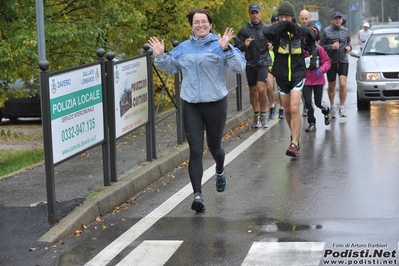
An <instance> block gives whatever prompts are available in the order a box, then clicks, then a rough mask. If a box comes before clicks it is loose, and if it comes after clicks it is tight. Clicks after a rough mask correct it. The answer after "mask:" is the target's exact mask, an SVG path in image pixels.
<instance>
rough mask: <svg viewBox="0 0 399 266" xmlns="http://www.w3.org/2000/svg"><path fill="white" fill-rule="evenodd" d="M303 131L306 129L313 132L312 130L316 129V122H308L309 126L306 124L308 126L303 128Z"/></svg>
mask: <svg viewBox="0 0 399 266" xmlns="http://www.w3.org/2000/svg"><path fill="white" fill-rule="evenodd" d="M305 131H306V132H314V131H316V124H314V123H310V124H309V126H308V128H307V129H305Z"/></svg>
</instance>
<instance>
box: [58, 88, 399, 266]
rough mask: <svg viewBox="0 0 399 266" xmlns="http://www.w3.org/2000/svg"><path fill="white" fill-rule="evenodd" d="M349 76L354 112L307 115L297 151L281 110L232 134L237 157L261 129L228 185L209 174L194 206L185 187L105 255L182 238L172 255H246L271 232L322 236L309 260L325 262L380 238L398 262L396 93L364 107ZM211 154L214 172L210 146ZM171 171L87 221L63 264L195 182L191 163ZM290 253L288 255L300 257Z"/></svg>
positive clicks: (173, 260)
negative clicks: (264, 123)
mask: <svg viewBox="0 0 399 266" xmlns="http://www.w3.org/2000/svg"><path fill="white" fill-rule="evenodd" d="M348 84H349V86H350V87H349V94H348V100H347V115H348V116H347V117H346V118H341V117H338V118H336V119H334V120H333V121H332V123H331V125H329V126H325V125H324V123H323V117H322V115H321V112H319V111H318V112H317V117H316V118H317V121H319V122H318V123H317V131H316V132H313V133H307V132H305V131H304V129H305V128H306V125H307V123H306V119H305V118H304V119H303V122H304V123H303V126H302V133H301V147H302V148H301V151H300V156H299V157H298V158H291V157H287V156H286V155H285V149H286V148H287V147H288V144H289V135H290V132H289V131H288V127H287V125H286V122H285V121H284V120H282V121H274V122H273V126H272V127H271V128H270V129H268V130H267V131H263V132H262V133H263V134H262V133H259V132H254V131H249V132H244V133H243V135H242V136H241V139H237V138H233V139H231V140H229V141H227V142H226V143H225V149H226V151H228V152H229V156H232V157H233V155H232V154H233V153H236V150H237V149H238V148H237V147H238V145H240V144H242V143H243V142H244V141H245V140H249V139H250V138H251V137H253V135H254V134H258V135H259V134H261V136H260V137H259V138H258V139H257V140H256V141H254V142H253V144H251V145H249V146H248V147H246V148H244V149H243V150H242V151H240V152H239V154H238V155H237V157H234V158H233V159H232V160H231V162H229V163H228V165H227V166H226V171H227V176H228V188H227V190H226V191H225V192H223V193H217V192H216V190H215V184H214V182H215V181H214V178H213V177H211V179H210V180H209V181H207V182H206V183H205V184H204V186H203V194H204V200H205V204H206V208H207V210H206V211H205V212H204V213H201V214H196V213H195V212H193V211H192V210H190V206H191V201H192V195H191V194H190V193H189V194H188V197H185V196H183V197H182V200H181V202H179V203H178V204H177V205H176V207H175V208H172V209H171V210H170V212H167V213H166V214H165V216H162V217H161V218H159V219H158V220H157V221H156V222H155V223H154V225H152V226H149V228H148V230H143V232H142V233H140V234H138V236H137V237H136V238H130V240H128V241H127V242H128V243H126V245H125V246H123V248H121V247H119V249H117V250H112V249H107V252H109V253H108V254H107V255H106V256H105V258H107V260H109V264H107V265H117V264H118V263H119V262H121V261H122V259H123V258H124V257H125V256H127V255H128V254H129V253H130V252H131V251H133V250H135V249H136V248H137V247H138V246H139V245H140V244H142V243H144V241H148V240H161V241H166V240H174V241H182V244H181V245H180V246H179V247H178V248H177V250H176V251H175V252H174V253H173V254H172V255H171V257H170V258H169V259H168V260H167V261H166V262H165V265H244V264H243V261H244V260H245V258H246V256H247V254H248V253H249V249H250V248H251V245H252V244H253V243H272V242H278V243H281V242H287V243H292V242H307V243H313V242H317V243H323V249H322V250H323V253H321V252H320V253H319V254H320V256H319V257H318V259H316V261H317V263H316V264H309V265H327V264H324V263H325V261H324V260H322V256H323V259H324V258H329V257H328V256H330V258H331V257H332V255H331V254H335V255H336V256H338V257H342V256H344V255H342V256H341V253H342V252H345V251H346V250H347V249H345V246H346V245H349V246H347V247H351V248H350V250H352V252H353V251H356V250H357V251H359V252H360V251H361V250H364V252H366V251H365V250H366V249H364V247H367V249H368V250H369V252H372V251H373V250H374V249H375V248H377V247H380V250H381V249H382V250H383V251H384V252H387V253H386V256H387V257H385V259H391V258H392V261H391V262H392V264H390V265H397V264H396V263H397V261H396V256H397V254H396V251H395V250H397V248H398V240H399V230H398V224H399V208H398V202H399V194H398V193H397V192H398V190H399V180H398V170H399V166H398V164H397V161H398V156H399V146H398V145H397V142H398V134H397V129H398V122H399V102H386V103H382V102H380V103H373V104H372V106H371V110H370V111H358V110H357V108H356V92H355V87H354V86H353V84H354V83H353V81H352V82H348ZM324 98H325V99H327V98H326V95H325V97H324ZM204 162H205V167H204V169H205V170H207V171H206V172H210V173H211V174H210V175H212V171H213V169H214V165H213V161H212V160H211V158H210V156H209V154H206V155H205V160H204ZM208 168H209V170H208ZM172 175H173V177H171V176H172ZM172 175H171V176H168V177H164V178H163V180H160V181H159V183H158V184H154V186H153V187H152V188H149V189H148V190H147V191H145V192H142V193H141V194H140V195H136V197H135V200H134V201H133V204H127V205H126V206H122V207H121V209H120V210H118V212H117V213H115V214H111V215H109V216H107V217H104V218H103V219H102V220H101V221H99V222H96V223H94V224H92V225H90V227H89V228H87V229H86V231H85V233H84V235H83V236H82V237H80V238H75V237H70V238H68V239H66V242H68V245H70V247H71V251H70V252H68V253H66V254H64V255H62V256H61V258H60V260H59V262H58V265H84V264H85V263H87V262H88V261H90V260H91V259H93V257H94V256H95V255H98V253H99V252H100V251H101V250H103V249H104V248H105V247H106V246H107V245H109V244H110V243H111V242H112V241H114V240H116V239H117V238H118V237H120V238H123V237H124V235H122V233H124V232H125V231H126V230H128V229H129V228H130V227H131V226H133V225H137V224H138V222H139V221H143V217H145V216H146V215H147V214H148V213H150V212H151V211H152V210H154V209H155V208H157V207H158V206H159V205H160V204H161V203H164V202H165V201H166V200H167V199H169V198H170V197H171V196H172V195H173V194H175V193H177V192H178V191H179V190H180V189H184V186H186V185H187V184H188V182H189V181H188V174H187V168H186V167H185V166H182V167H181V168H179V169H177V170H176V171H175V172H174V173H173V174H172ZM190 189H191V188H190ZM183 194H184V193H183ZM144 220H145V219H144ZM104 226H105V227H104ZM117 241H120V240H117ZM119 243H120V242H119ZM362 247H363V249H362ZM148 252H150V251H148ZM326 252H331V254H330V255H328V254H327V253H326ZM334 252H335V253H334ZM347 252H349V249H348V251H347ZM156 254H157V253H156ZM364 254H367V257H366V259H368V260H369V262H370V263H369V264H364V265H378V262H375V261H374V262H373V261H372V260H371V259H375V258H374V257H372V255H369V253H364ZM149 256H151V255H149ZM292 256H293V257H291V258H290V261H295V260H296V259H298V258H297V257H295V256H294V255H292ZM324 256H326V257H324ZM95 258H96V257H94V259H95ZM345 259H348V258H345ZM358 259H361V257H358ZM156 260H157V259H156ZM265 261H267V259H265ZM122 262H123V261H122ZM346 262H348V261H346ZM130 263H132V262H130ZM352 263H353V262H352ZM162 264H163V263H162ZM92 265H96V263H94V264H92ZM104 265H105V264H104ZM118 265H135V264H134V263H132V264H129V263H128V264H118ZM245 265H255V264H245ZM261 265H273V264H267V263H266V262H265V264H261ZM274 265H287V264H284V263H282V264H280V263H279V264H274ZM290 265H294V264H290ZM296 265H305V264H296ZM358 265H362V264H358Z"/></svg>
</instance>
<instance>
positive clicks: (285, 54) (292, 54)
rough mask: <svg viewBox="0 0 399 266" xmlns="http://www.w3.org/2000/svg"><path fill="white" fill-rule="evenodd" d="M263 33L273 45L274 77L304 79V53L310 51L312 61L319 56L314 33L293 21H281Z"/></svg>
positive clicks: (290, 79) (291, 79)
mask: <svg viewBox="0 0 399 266" xmlns="http://www.w3.org/2000/svg"><path fill="white" fill-rule="evenodd" d="M263 33H264V35H265V36H266V38H267V39H268V40H270V41H271V42H272V45H273V52H274V56H275V57H274V63H273V76H275V77H276V79H282V80H287V81H295V80H301V79H304V78H305V77H306V65H305V57H304V54H303V51H304V50H307V51H309V53H310V55H311V57H312V58H313V59H312V60H316V55H317V48H316V43H315V34H314V33H313V31H312V30H311V29H309V28H308V27H303V26H300V25H298V24H296V23H294V22H291V21H281V22H279V23H277V24H273V25H271V26H269V27H267V28H265V29H264V30H263Z"/></svg>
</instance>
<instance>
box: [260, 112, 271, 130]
mask: <svg viewBox="0 0 399 266" xmlns="http://www.w3.org/2000/svg"><path fill="white" fill-rule="evenodd" d="M260 122H261V124H262V127H263V128H267V127H269V122H268V121H267V118H266V115H261V116H260Z"/></svg>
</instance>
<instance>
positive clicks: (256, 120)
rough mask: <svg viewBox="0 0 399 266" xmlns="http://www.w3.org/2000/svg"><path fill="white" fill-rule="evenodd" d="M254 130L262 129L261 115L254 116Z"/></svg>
mask: <svg viewBox="0 0 399 266" xmlns="http://www.w3.org/2000/svg"><path fill="white" fill-rule="evenodd" d="M251 127H252V128H261V127H262V124H261V122H260V115H254V122H253V123H252V126H251Z"/></svg>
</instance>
